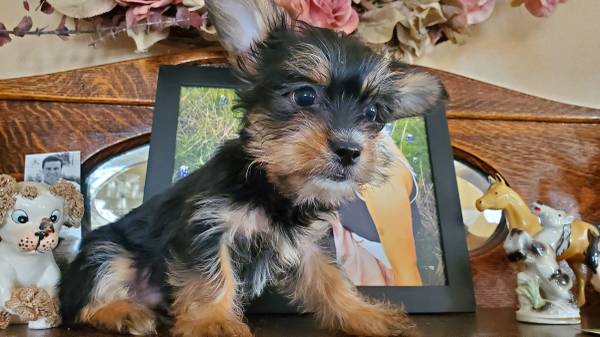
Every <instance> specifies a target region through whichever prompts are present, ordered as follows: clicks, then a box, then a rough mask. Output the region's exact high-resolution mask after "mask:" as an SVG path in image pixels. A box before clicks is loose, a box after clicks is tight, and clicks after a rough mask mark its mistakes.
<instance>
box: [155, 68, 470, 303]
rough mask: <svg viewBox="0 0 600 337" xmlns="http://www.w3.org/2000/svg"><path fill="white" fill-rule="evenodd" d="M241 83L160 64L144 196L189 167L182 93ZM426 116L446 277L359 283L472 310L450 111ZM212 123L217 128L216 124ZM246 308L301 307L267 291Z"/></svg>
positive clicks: (379, 293) (391, 297)
mask: <svg viewBox="0 0 600 337" xmlns="http://www.w3.org/2000/svg"><path fill="white" fill-rule="evenodd" d="M238 85H239V82H238V80H237V79H236V78H235V76H234V75H233V74H232V72H231V71H230V70H229V69H228V68H226V67H215V66H214V65H213V66H187V65H186V66H161V67H160V70H159V77H158V87H157V92H156V105H155V110H154V119H153V125H152V135H151V140H150V152H149V158H148V169H147V174H146V184H145V189H144V200H148V199H149V198H151V197H152V196H154V195H156V194H158V193H161V192H162V191H164V190H165V189H167V188H169V187H170V186H171V185H172V184H173V181H174V179H177V177H176V176H177V174H178V173H177V172H178V171H181V170H184V171H185V170H187V169H188V167H187V166H177V165H179V164H176V155H177V154H178V153H177V148H178V125H179V118H180V113H179V112H180V108H181V106H180V105H181V104H183V103H182V102H183V101H182V98H181V97H182V95H183V94H182V93H184V92H186V90H187V89H186V88H206V90H204V91H203V92H212V90H213V89H214V90H220V89H227V90H231V92H233V90H234V89H235V88H236V87H237V86H238ZM196 99H197V98H196ZM230 100H231V99H230V98H223V97H221V101H223V102H225V103H223V102H220V103H218V104H221V103H223V104H225V105H228V106H227V107H228V108H229V107H231V106H232V105H233V102H230ZM228 118H230V117H228ZM422 120H423V122H422V123H421V124H422V125H423V133H424V134H425V135H426V148H427V151H426V152H427V153H426V155H427V157H428V158H429V159H428V160H429V162H430V169H429V171H430V179H431V182H432V187H433V188H432V193H433V195H434V197H435V206H434V212H435V213H436V217H437V221H438V229H439V232H438V233H439V234H438V235H439V237H438V238H437V240H438V242H439V249H440V251H442V253H441V254H442V255H441V260H442V263H443V264H442V266H443V272H442V274H443V276H442V280H441V281H439V280H438V281H436V282H437V283H435V282H434V285H420V286H373V285H369V286H362V285H360V284H359V285H358V289H359V290H360V291H361V292H362V293H363V294H365V295H366V296H369V297H374V298H383V299H386V300H388V301H391V302H395V303H402V304H403V305H404V307H405V309H406V310H407V312H409V313H441V312H473V311H474V310H475V303H474V294H473V285H472V279H471V273H470V269H469V258H468V251H467V246H466V240H465V229H464V224H463V221H462V216H461V208H460V203H459V197H458V188H457V183H456V176H455V170H454V165H453V158H452V149H451V146H450V136H449V131H448V123H447V119H446V114H445V111H444V110H435V111H429V112H427V113H426V115H425V116H424V118H422ZM210 128H211V129H214V127H212V126H211V127H210ZM403 137H404V134H403ZM213 145H214V144H213ZM177 160H179V159H177ZM413 176H414V174H413ZM413 214H414V213H413ZM342 218H343V217H342ZM344 228H345V227H344ZM380 241H382V240H380ZM333 249H334V254H335V248H333ZM355 284H356V283H355ZM247 311H248V312H249V313H293V312H297V311H298V308H295V307H293V306H291V305H289V304H288V301H287V299H285V298H283V297H282V296H280V295H278V294H276V293H275V292H274V291H272V290H267V291H266V292H265V293H264V294H263V295H262V296H261V297H260V298H258V299H257V300H255V301H253V302H252V303H251V304H250V305H249V306H248V309H247Z"/></svg>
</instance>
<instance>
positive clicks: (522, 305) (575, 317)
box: [504, 228, 580, 324]
mask: <svg viewBox="0 0 600 337" xmlns="http://www.w3.org/2000/svg"><path fill="white" fill-rule="evenodd" d="M504 249H505V251H506V254H507V255H508V258H509V259H510V260H511V261H523V262H524V264H525V266H526V268H525V270H524V271H521V272H520V273H518V274H517V297H518V300H519V310H518V311H517V313H516V315H517V320H518V321H521V322H530V323H543V324H577V323H579V322H580V318H579V308H578V307H577V305H576V304H575V301H574V299H573V295H572V294H571V287H573V281H572V280H571V279H570V278H569V276H568V275H567V274H566V273H565V272H564V271H563V270H561V269H560V268H559V266H558V263H557V262H556V254H555V252H554V249H553V248H552V246H551V245H550V244H548V243H547V242H544V241H540V240H538V239H537V237H535V238H532V237H531V236H530V235H529V234H528V233H527V232H525V231H522V230H520V229H517V228H513V229H511V231H510V233H509V235H508V236H507V238H506V240H505V241H504Z"/></svg>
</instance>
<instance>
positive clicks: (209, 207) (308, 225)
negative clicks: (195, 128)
mask: <svg viewBox="0 0 600 337" xmlns="http://www.w3.org/2000/svg"><path fill="white" fill-rule="evenodd" d="M206 5H207V7H208V11H209V15H210V19H211V21H212V22H213V23H214V25H215V27H216V28H217V31H218V33H219V35H220V38H221V40H222V43H223V45H224V46H225V48H226V49H227V50H228V52H229V53H230V58H231V62H232V64H233V65H234V68H235V70H236V71H237V74H238V76H239V78H240V79H241V81H242V82H243V85H242V87H241V88H240V89H239V92H238V96H239V108H240V109H242V110H243V112H244V116H243V123H242V125H243V126H242V129H241V131H240V133H239V138H238V139H235V140H231V141H228V142H226V143H224V144H223V145H222V146H221V148H220V149H219V150H218V151H217V153H216V154H215V156H214V157H213V158H212V159H211V160H210V161H208V162H207V163H206V165H205V166H204V167H202V168H201V169H199V170H198V171H196V172H194V173H193V174H191V175H190V176H188V177H187V178H185V179H183V180H181V181H179V182H178V183H176V184H175V185H174V186H173V187H172V188H170V189H169V190H168V191H166V192H165V193H163V194H161V195H159V196H156V197H154V198H152V199H151V200H149V201H148V202H146V203H145V204H144V205H142V206H141V207H139V208H137V209H135V210H133V211H132V212H131V213H129V214H128V215H126V216H125V217H123V218H122V219H121V220H119V221H117V222H116V223H113V224H111V225H108V226H105V227H102V228H100V229H98V230H96V231H94V232H92V233H91V234H90V235H89V236H88V237H87V238H86V239H85V240H84V241H83V243H82V246H81V252H80V253H79V255H78V256H77V258H76V259H75V260H74V262H73V263H72V265H71V267H70V269H69V271H68V272H67V273H66V276H65V277H64V279H63V281H62V284H61V287H60V300H61V310H62V315H63V320H64V321H66V322H78V323H86V324H89V325H92V326H95V327H98V328H103V329H108V330H113V331H118V332H127V333H131V334H140V335H144V334H150V333H153V332H155V327H156V320H157V318H156V314H155V312H156V308H168V310H169V313H170V315H172V317H173V319H174V323H173V328H172V333H173V334H174V335H175V336H183V337H198V336H251V335H252V334H251V332H250V330H249V328H248V326H247V325H246V324H245V323H244V322H243V317H242V305H243V303H245V302H246V301H247V300H250V299H252V298H254V297H256V296H258V295H260V294H261V292H262V291H263V289H264V288H265V286H267V285H272V286H275V287H277V288H278V289H279V290H280V291H281V292H282V293H284V294H286V295H288V296H289V298H290V299H291V300H292V301H293V302H294V303H297V304H299V305H301V306H302V307H303V308H304V309H306V310H307V311H310V312H314V313H315V315H316V317H317V318H318V320H319V321H320V323H321V324H322V325H323V326H324V327H326V328H331V329H341V330H343V331H345V332H346V333H349V334H353V335H367V336H390V335H403V334H407V333H409V331H410V330H411V326H412V324H411V322H410V320H409V319H408V318H407V316H406V315H405V314H404V313H403V312H402V311H401V310H400V309H398V308H395V307H393V306H390V305H387V304H383V303H378V302H375V301H367V300H365V299H364V298H363V297H362V296H361V295H360V294H359V293H358V292H357V291H356V290H355V288H354V287H353V285H352V284H351V283H350V282H349V281H348V280H347V278H346V277H345V276H344V275H343V273H342V272H341V271H340V269H339V267H338V266H337V265H336V263H335V260H334V259H333V258H332V257H330V256H328V255H327V254H326V253H325V252H324V251H323V249H322V248H321V246H320V245H319V241H320V240H321V239H322V238H324V237H326V236H327V234H328V233H329V231H330V225H329V223H330V221H331V219H332V218H333V217H336V216H337V214H336V210H337V207H338V206H339V205H340V203H341V202H343V201H344V200H347V199H350V198H353V197H354V196H355V195H356V193H357V191H358V190H359V189H360V188H361V186H363V185H364V184H367V183H373V182H383V181H384V179H385V170H386V167H387V166H388V165H389V164H390V163H391V162H392V161H393V160H394V157H393V155H391V153H392V152H391V151H390V150H389V148H388V147H387V146H388V145H386V142H384V141H383V139H384V138H383V133H382V132H381V131H382V128H383V126H384V125H385V123H387V122H390V121H393V120H395V119H397V118H400V117H406V116H415V115H421V114H423V113H425V112H426V111H428V110H430V109H432V108H434V107H436V106H438V105H443V104H445V98H446V95H445V91H444V89H443V87H442V85H441V84H440V82H439V81H438V80H437V79H435V78H434V77H432V76H430V75H427V74H425V73H422V72H418V71H416V70H414V69H411V68H407V67H406V66H404V65H401V64H398V63H396V62H393V61H391V60H389V59H387V58H385V57H382V56H379V55H377V54H375V53H373V52H372V51H371V50H369V49H368V48H367V47H365V46H364V45H362V44H361V43H359V42H358V41H357V40H355V39H353V38H350V37H347V36H344V35H341V34H338V33H335V32H332V31H329V30H325V29H319V28H312V27H308V26H305V25H303V24H301V23H298V22H295V21H294V20H293V19H291V18H288V17H286V15H285V14H284V13H283V12H282V11H281V10H279V9H278V8H277V7H276V6H275V5H274V4H273V3H272V2H271V1H267V0H212V1H209V0H206ZM399 249H401V248H400V247H399Z"/></svg>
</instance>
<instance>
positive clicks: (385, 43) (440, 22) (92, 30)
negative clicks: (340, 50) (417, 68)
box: [0, 0, 566, 62]
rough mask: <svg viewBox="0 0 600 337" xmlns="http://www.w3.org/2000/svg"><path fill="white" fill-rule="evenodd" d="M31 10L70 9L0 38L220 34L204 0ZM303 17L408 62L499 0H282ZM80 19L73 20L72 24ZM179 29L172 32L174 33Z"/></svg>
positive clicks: (75, 3) (86, 3)
mask: <svg viewBox="0 0 600 337" xmlns="http://www.w3.org/2000/svg"><path fill="white" fill-rule="evenodd" d="M21 1H23V7H24V8H25V10H26V11H27V12H29V11H30V8H31V7H30V2H33V1H36V2H37V6H36V7H35V9H34V10H39V11H42V12H44V13H47V14H49V13H52V12H53V11H57V12H59V13H61V14H63V18H62V20H61V22H60V23H59V25H58V27H56V28H55V29H53V30H48V29H47V28H35V29H34V28H33V22H32V19H31V17H30V16H29V15H25V16H24V17H23V18H22V19H21V21H20V22H19V23H18V24H17V25H16V26H15V27H14V28H13V29H12V30H9V29H7V28H6V26H5V25H4V24H3V23H2V22H0V46H3V45H5V44H7V43H8V42H10V41H11V40H12V38H14V37H23V36H25V35H46V34H53V35H56V36H58V37H60V38H62V39H66V38H67V37H68V36H70V35H73V34H93V36H95V38H94V39H93V41H92V43H91V45H93V46H96V45H97V44H98V43H99V42H101V41H103V40H104V39H105V38H107V37H113V36H116V35H117V34H121V33H126V34H127V35H129V36H130V37H131V38H133V39H134V40H135V43H136V46H137V50H138V51H145V50H147V49H148V48H149V47H150V46H151V45H153V44H154V43H156V42H158V41H160V40H163V39H165V38H167V37H169V36H170V33H172V30H175V31H176V32H177V33H178V34H188V35H189V34H191V36H194V37H197V36H199V37H202V38H203V40H204V41H214V40H215V39H216V37H215V30H214V28H213V27H211V26H210V23H209V22H208V19H207V15H206V9H205V6H204V0H21ZM275 2H276V3H277V5H279V6H280V7H282V8H283V9H284V10H285V11H287V12H288V13H289V14H290V15H291V16H292V17H294V18H296V19H297V20H300V21H303V22H306V23H308V24H310V25H313V26H317V27H322V28H328V29H333V30H336V31H340V32H344V33H346V34H354V35H356V36H357V37H358V38H359V39H361V40H362V41H364V42H365V43H367V44H368V45H370V46H372V47H374V48H377V49H386V50H388V51H391V52H392V54H393V55H394V56H395V57H397V58H398V59H401V60H403V61H406V62H412V61H413V59H414V58H416V57H420V56H422V55H424V54H425V53H427V52H428V51H430V50H431V48H433V46H435V45H436V44H438V43H441V42H444V41H451V42H453V43H464V42H465V41H466V37H467V36H468V30H469V26H471V25H476V24H481V23H482V22H484V21H485V20H487V19H488V18H489V17H490V16H491V15H492V13H493V11H494V7H495V4H496V0H275ZM564 2H566V0H512V2H511V4H512V6H514V7H519V6H524V7H525V8H526V9H527V10H528V11H529V12H530V13H531V14H532V15H534V16H537V17H547V16H550V15H551V14H552V13H553V12H554V11H555V9H556V7H557V6H558V5H559V4H560V3H564ZM67 18H71V19H73V27H72V28H69V27H67V25H66V20H67ZM172 35H173V34H171V36H172Z"/></svg>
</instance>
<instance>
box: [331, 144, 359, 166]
mask: <svg viewBox="0 0 600 337" xmlns="http://www.w3.org/2000/svg"><path fill="white" fill-rule="evenodd" d="M331 148H332V150H333V153H335V154H336V155H337V156H338V158H339V160H340V162H341V163H342V165H344V166H350V165H354V164H356V162H357V161H358V157H360V151H361V148H360V146H358V145H356V144H352V143H348V142H340V143H334V144H332V145H331Z"/></svg>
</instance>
